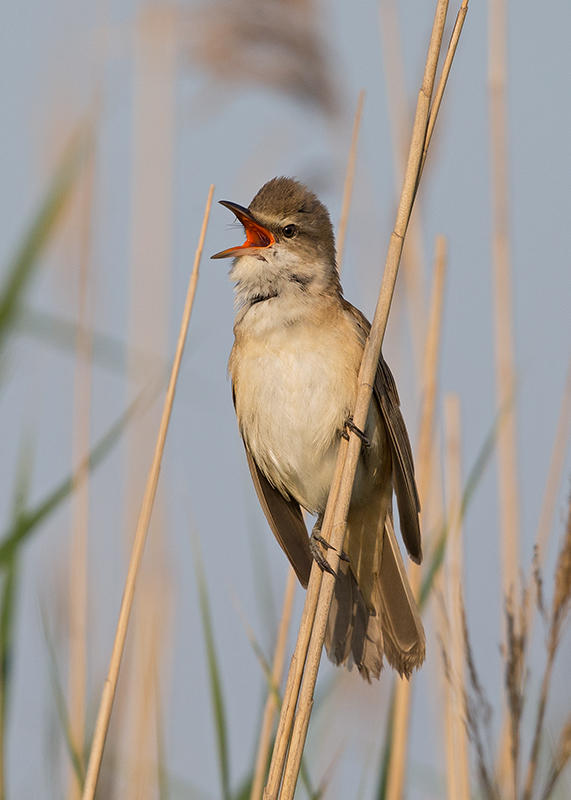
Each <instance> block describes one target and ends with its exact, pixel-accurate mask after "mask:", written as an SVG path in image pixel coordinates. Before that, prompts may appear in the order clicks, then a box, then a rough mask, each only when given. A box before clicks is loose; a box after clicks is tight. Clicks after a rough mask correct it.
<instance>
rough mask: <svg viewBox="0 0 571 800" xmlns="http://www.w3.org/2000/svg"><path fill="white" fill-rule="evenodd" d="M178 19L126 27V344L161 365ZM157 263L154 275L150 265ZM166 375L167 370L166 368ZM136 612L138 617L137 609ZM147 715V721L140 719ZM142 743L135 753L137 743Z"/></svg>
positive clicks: (132, 647)
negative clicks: (129, 85)
mask: <svg viewBox="0 0 571 800" xmlns="http://www.w3.org/2000/svg"><path fill="white" fill-rule="evenodd" d="M177 23H178V12H177V11H176V9H175V8H174V7H169V6H164V5H163V6H156V5H146V6H145V5H143V6H142V7H141V10H140V12H139V13H138V14H137V15H136V19H135V23H134V25H133V31H132V33H133V91H132V99H133V110H132V135H131V153H132V157H131V179H130V187H129V188H130V197H131V214H130V219H129V232H128V236H129V276H128V280H129V292H128V311H127V340H128V343H129V347H130V350H131V352H132V351H134V350H136V349H137V348H140V349H141V350H142V351H143V352H146V353H150V354H154V355H156V356H159V357H160V358H162V359H164V362H166V363H168V352H169V333H168V332H169V312H170V300H171V280H172V278H171V269H172V247H173V244H172V242H173V236H172V219H173V213H172V203H173V196H174V195H173V175H174V159H175V156H174V142H175V138H176V136H175V116H176V110H175V109H176V99H175V94H176V91H175V84H176V74H177V67H178V64H177V52H178V49H177V48H178V41H179V27H178V24H177ZM158 265H160V268H159V269H158V268H157V266H158ZM136 374H137V366H136V364H135V362H134V359H133V357H132V356H131V357H129V359H128V362H127V375H128V380H129V383H128V391H129V392H130V393H132V394H134V393H135V392H136V390H137V381H136ZM165 374H167V371H166V370H165ZM159 413H160V408H159V407H158V406H154V407H153V408H151V409H149V413H147V414H144V415H141V417H140V418H139V419H138V420H137V421H136V425H133V426H130V427H129V429H128V431H127V437H126V468H125V491H124V501H123V507H124V512H123V513H124V525H123V530H124V533H125V548H126V550H125V552H126V553H128V552H129V550H130V548H131V536H132V532H133V530H134V527H135V523H136V519H137V511H138V507H139V503H140V498H141V495H142V492H143V489H144V486H145V479H146V465H147V464H148V463H149V461H150V459H151V456H152V448H153V444H154V441H155V438H156V431H157V426H158V422H159ZM166 525H167V520H166V509H165V505H164V503H163V497H162V491H161V489H160V488H159V491H158V494H157V497H156V498H155V502H154V510H153V517H152V521H151V527H150V533H149V542H150V544H149V548H150V552H149V553H148V554H147V555H148V558H147V559H146V563H145V566H144V569H143V570H142V571H141V574H140V576H139V578H138V583H139V590H138V591H139V594H140V595H142V594H146V593H147V591H149V592H153V586H154V585H155V583H156V580H157V575H156V574H154V573H155V565H156V564H159V563H162V562H163V561H164V538H163V536H162V535H161V532H162V531H163V530H164V529H165V527H166ZM139 607H140V611H139ZM142 613H144V604H143V602H141V603H140V604H137V608H136V610H135V615H134V619H133V621H132V623H131V626H130V629H131V630H130V635H129V646H128V648H127V654H126V658H125V661H124V664H123V675H124V686H125V691H121V692H120V693H119V695H118V698H117V699H118V702H117V705H116V709H115V724H114V726H113V737H114V745H115V748H114V749H115V751H116V752H117V753H119V754H120V755H123V754H124V755H125V758H126V762H130V761H131V760H136V759H139V760H140V761H141V762H145V761H147V760H148V759H149V758H151V753H152V752H153V750H154V747H153V744H152V731H151V730H147V731H146V732H143V731H142V730H141V728H140V718H139V715H140V708H141V706H144V705H146V703H147V702H148V698H147V697H144V696H142V695H140V694H139V693H140V692H142V691H143V689H144V682H143V681H142V680H141V676H140V674H139V672H140V665H141V664H144V663H146V661H147V659H148V657H149V656H148V653H147V648H148V639H147V633H146V630H145V627H146V621H145V620H144V619H142V620H141V619H139V614H142ZM151 720H152V717H150V718H149V721H151ZM143 742H144V743H145V746H144V748H143V750H141V746H142V744H143ZM114 773H115V774H114V781H115V784H116V786H117V788H116V790H115V791H116V792H118V793H120V794H121V795H122V797H123V800H131V797H132V795H129V791H130V787H132V786H133V785H134V783H136V781H132V780H129V782H128V784H127V787H124V786H123V783H124V782H123V781H122V775H121V772H120V771H119V770H115V771H114Z"/></svg>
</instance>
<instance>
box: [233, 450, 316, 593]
mask: <svg viewBox="0 0 571 800" xmlns="http://www.w3.org/2000/svg"><path fill="white" fill-rule="evenodd" d="M244 447H245V449H246V456H247V457H248V466H249V467H250V474H251V475H252V480H253V482H254V486H255V487H256V493H257V495H258V500H259V501H260V505H261V506H262V508H263V509H264V514H265V515H266V519H267V520H268V522H269V524H270V528H271V529H272V531H273V533H274V536H275V537H276V539H277V540H278V542H279V544H280V547H281V548H282V550H283V551H284V553H285V554H286V556H287V557H288V558H289V561H290V564H291V565H292V567H293V568H294V570H295V572H296V575H297V577H298V578H299V580H300V583H301V585H302V586H303V587H304V588H307V583H308V581H309V573H310V571H311V562H312V557H311V552H310V550H309V539H308V536H307V528H306V527H305V522H304V521H303V517H302V515H301V509H300V507H299V503H296V502H295V500H286V499H285V497H284V496H283V495H281V494H280V493H279V492H278V490H277V489H274V487H273V486H272V485H271V483H270V482H269V481H268V480H267V478H266V477H265V476H264V475H263V474H262V472H260V470H259V469H258V465H257V464H256V462H255V461H254V458H253V456H252V454H251V453H250V451H249V450H248V448H247V447H246V443H244Z"/></svg>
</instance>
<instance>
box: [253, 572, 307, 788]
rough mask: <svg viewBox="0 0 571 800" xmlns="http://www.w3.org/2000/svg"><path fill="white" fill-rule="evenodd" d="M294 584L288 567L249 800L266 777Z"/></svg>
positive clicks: (261, 786)
mask: <svg viewBox="0 0 571 800" xmlns="http://www.w3.org/2000/svg"><path fill="white" fill-rule="evenodd" d="M296 582H297V578H296V576H295V572H294V571H293V569H292V568H291V567H290V568H289V570H288V576H287V581H286V589H285V594H284V601H283V607H282V615H281V619H280V626H279V629H278V636H277V640H276V647H275V650H274V661H273V664H272V685H271V686H270V687H269V691H268V697H267V700H266V705H265V708H264V716H263V719H262V728H261V731H260V739H259V742H258V754H257V756H256V766H255V768H254V780H253V782H252V791H251V793H250V800H260V798H261V797H262V791H263V788H264V778H265V777H266V767H267V764H268V755H269V752H270V743H271V740H272V728H273V726H274V719H275V716H276V712H277V709H278V702H277V698H276V690H277V689H278V688H279V685H280V683H281V680H282V675H283V668H284V662H285V649H286V644H287V635H288V631H289V625H290V621H291V612H292V609H293V599H294V596H295V586H296Z"/></svg>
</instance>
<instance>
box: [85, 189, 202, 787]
mask: <svg viewBox="0 0 571 800" xmlns="http://www.w3.org/2000/svg"><path fill="white" fill-rule="evenodd" d="M213 192H214V186H211V187H210V190H209V192H208V199H207V201H206V208H205V210H204V218H203V220H202V228H201V231H200V237H199V240H198V247H197V248H196V254H195V257H194V265H193V268H192V273H191V275H190V279H189V283H188V290H187V294H186V301H185V305H184V311H183V315H182V321H181V326H180V331H179V336H178V340H177V345H176V352H175V357H174V361H173V366H172V370H171V374H170V378H169V385H168V388H167V394H166V397H165V402H164V406H163V413H162V417H161V423H160V428H159V432H158V436H157V441H156V445H155V453H154V456H153V461H152V464H151V468H150V470H149V474H148V478H147V485H146V487H145V494H144V497H143V502H142V504H141V509H140V513H139V519H138V522H137V528H136V530H135V537H134V540H133V549H132V551H131V558H130V561H129V568H128V571H127V578H126V580H125V588H124V590H123V598H122V600H121V608H120V611H119V620H118V622H117V631H116V633H115V640H114V642H113V651H112V654H111V660H110V662H109V671H108V674H107V679H106V681H105V685H104V687H103V692H102V695H101V701H100V704H99V711H98V714H97V721H96V724H95V733H94V735H93V742H92V745H91V752H90V754H89V764H88V767H87V776H86V779H85V786H84V789H83V800H93V797H94V795H95V788H96V785H97V778H98V776H99V769H100V766H101V758H102V756H103V748H104V746H105V738H106V736H107V730H108V728H109V720H110V717H111V710H112V708H113V700H114V697H115V690H116V688H117V679H118V677H119V668H120V666H121V658H122V656H123V650H124V648H125V639H126V636H127V627H128V625H129V617H130V615H131V608H132V606H133V596H134V593H135V584H136V580H137V574H138V572H139V566H140V563H141V557H142V555H143V549H144V546H145V540H146V537H147V530H148V528H149V522H150V519H151V512H152V510H153V502H154V499H155V495H156V492H157V484H158V481H159V473H160V469H161V461H162V455H163V450H164V446H165V442H166V436H167V431H168V426H169V421H170V415H171V411H172V406H173V401H174V395H175V390H176V383H177V379H178V373H179V370H180V365H181V361H182V355H183V352H184V345H185V340H186V334H187V331H188V325H189V322H190V315H191V313H192V306H193V304H194V295H195V293H196V284H197V282H198V270H199V265H200V257H201V255H202V248H203V246H204V237H205V236H206V227H207V225H208V218H209V216H210V207H211V205H212V195H213Z"/></svg>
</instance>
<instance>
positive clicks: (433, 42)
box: [267, 0, 448, 800]
mask: <svg viewBox="0 0 571 800" xmlns="http://www.w3.org/2000/svg"><path fill="white" fill-rule="evenodd" d="M447 7H448V2H447V0H439V2H438V3H437V6H436V11H435V18H434V24H433V28H432V35H431V39H430V45H429V48H428V55H427V60H426V66H425V71H424V78H423V83H422V87H421V89H420V92H419V95H418V102H417V109H416V114H415V120H414V126H413V133H412V139H411V144H410V152H409V159H408V163H407V169H406V173H405V180H404V184H403V190H402V194H401V199H400V202H399V207H398V211H397V218H396V222H395V227H394V230H393V233H392V236H391V239H390V242H389V247H388V252H387V258H386V263H385V270H384V274H383V280H382V284H381V289H380V292H379V299H378V302H377V307H376V310H375V316H374V319H373V324H372V326H371V331H370V333H369V337H368V339H367V343H366V345H365V349H364V353H363V359H362V362H361V368H360V371H359V378H358V384H357V385H358V393H357V400H356V404H355V410H354V414H353V418H354V420H355V424H356V425H357V426H361V427H362V426H363V425H364V424H365V420H366V416H367V412H368V408H369V404H370V400H371V391H372V386H373V382H374V375H375V372H376V369H377V363H378V359H379V354H380V350H381V345H382V341H383V337H384V333H385V330H386V325H387V319H388V312H389V308H390V304H391V300H392V296H393V293H394V287H395V282H396V277H397V273H398V267H399V263H400V258H401V254H402V248H403V243H404V237H405V234H406V229H407V227H408V222H409V219H410V215H411V212H412V204H413V202H414V194H415V186H416V181H417V177H418V170H419V167H420V160H421V158H422V150H423V146H424V138H425V135H426V126H427V122H428V116H429V111H430V100H431V97H432V91H433V87H434V80H435V75H436V69H437V64H438V57H439V53H440V46H441V41H442V33H443V29H444V23H445V20H446V10H447ZM360 449H361V442H360V440H359V438H358V437H357V436H355V435H353V436H350V438H349V442H348V443H347V442H344V443H343V444H342V446H341V447H340V448H339V456H338V459H337V467H336V475H337V474H339V473H341V480H340V484H339V491H338V492H337V493H336V497H335V496H334V497H332V496H331V493H330V497H329V500H328V503H327V508H326V511H325V516H324V521H323V527H322V534H323V536H324V538H325V539H327V540H328V541H329V542H330V543H331V545H332V547H331V548H329V549H328V554H327V557H328V560H329V563H330V564H331V566H332V568H333V569H334V570H336V569H337V567H338V563H339V555H338V554H339V552H340V551H341V549H342V546H343V538H344V535H345V528H346V521H347V513H348V509H349V503H350V499H351V491H352V487H353V481H354V477H355V470H356V466H357V461H358V458H359V453H360ZM340 465H342V466H340ZM317 569H318V568H317V567H316V565H313V567H312V571H311V572H312V574H311V577H310V586H309V589H311V588H312V583H315V584H316V585H317V583H318V582H319V583H320V584H321V585H320V592H319V598H318V603H317V606H316V609H315V614H313V613H308V615H307V617H308V618H311V617H313V618H314V622H313V627H312V630H311V636H310V643H309V649H308V652H307V658H306V664H305V672H304V677H303V681H302V685H301V690H300V696H299V707H298V711H297V715H296V718H295V721H294V726H293V731H292V736H291V741H290V747H289V754H288V759H287V762H286V766H285V770H284V779H283V786H282V791H281V795H280V796H281V798H282V800H291V798H292V797H293V793H294V791H295V785H296V782H297V776H298V774H299V767H300V763H301V756H302V752H303V747H304V744H305V738H306V735H307V727H308V724H309V716H310V714H311V708H312V705H313V691H314V687H315V682H316V679H317V672H318V669H319V662H320V659H321V651H322V648H323V640H324V636H325V628H326V624H327V616H328V613H329V606H330V604H331V596H332V593H333V587H334V583H335V578H334V576H332V575H331V574H329V573H325V574H323V575H322V576H320V578H319V579H318V580H317V579H314V576H315V575H316V570H317ZM309 602H310V597H309V596H308V597H307V598H306V604H305V605H306V607H308V605H309ZM304 611H305V609H304ZM305 635H306V632H305V631H303V630H300V636H304V637H305ZM267 797H271V795H270V794H269V793H268V794H267Z"/></svg>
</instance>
